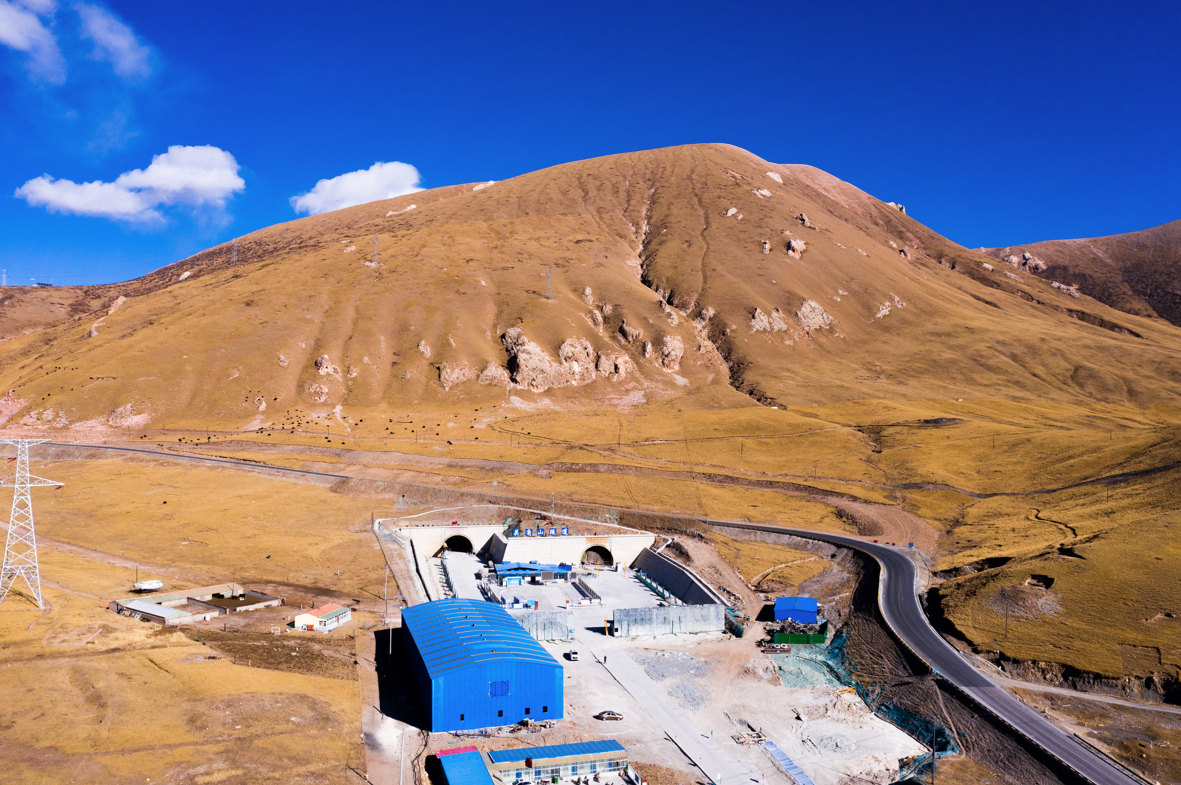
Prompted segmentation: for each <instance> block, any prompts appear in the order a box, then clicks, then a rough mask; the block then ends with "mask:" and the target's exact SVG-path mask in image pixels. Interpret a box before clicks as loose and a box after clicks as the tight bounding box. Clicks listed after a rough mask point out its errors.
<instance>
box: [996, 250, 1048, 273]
mask: <svg viewBox="0 0 1181 785" xmlns="http://www.w3.org/2000/svg"><path fill="white" fill-rule="evenodd" d="M1001 261H1003V262H1004V263H1005V264H1009V265H1012V266H1013V267H1016V268H1017V269H1018V270H1025V271H1027V272H1031V273H1040V272H1042V271H1043V270H1045V269H1046V263H1045V262H1044V261H1042V260H1041V259H1039V258H1037V257H1036V256H1034V255H1033V254H1031V253H1030V252H1029V251H1025V252H1024V253H1022V254H1021V255H1020V256H1018V255H1017V254H1012V253H1011V254H1008V255H1006V256H1005V257H1004V258H1003V259H1002V260H1001Z"/></svg>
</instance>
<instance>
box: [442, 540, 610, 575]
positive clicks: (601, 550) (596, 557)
mask: <svg viewBox="0 0 1181 785" xmlns="http://www.w3.org/2000/svg"><path fill="white" fill-rule="evenodd" d="M443 547H444V548H446V549H447V550H449V551H451V552H453V553H475V548H473V547H472V541H471V540H469V539H468V538H467V537H465V536H463V535H462V534H456V535H453V536H451V537H448V538H447V540H446V541H445V542H444V543H443ZM582 563H583V564H585V565H588V566H593V567H612V566H614V565H615V558H614V557H613V556H612V555H611V551H609V550H608V549H607V548H606V547H604V546H602V545H592V546H591V547H589V548H587V549H586V550H585V551H583V553H582Z"/></svg>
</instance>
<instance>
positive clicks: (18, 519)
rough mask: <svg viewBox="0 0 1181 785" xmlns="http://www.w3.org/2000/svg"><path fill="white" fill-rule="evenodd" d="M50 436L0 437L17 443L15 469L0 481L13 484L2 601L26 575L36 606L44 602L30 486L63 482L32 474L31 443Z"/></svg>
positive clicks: (1, 570)
mask: <svg viewBox="0 0 1181 785" xmlns="http://www.w3.org/2000/svg"><path fill="white" fill-rule="evenodd" d="M47 441H49V440H48V439H0V444H11V445H14V446H15V447H16V458H15V459H12V458H10V459H9V460H15V461H16V473H15V474H14V475H12V476H11V477H9V478H8V479H6V480H4V481H2V482H0V487H4V488H12V489H13V494H12V515H11V516H10V517H9V519H8V541H7V543H6V544H5V546H4V566H3V567H2V568H0V603H2V602H4V598H5V597H7V596H8V591H9V590H10V589H11V588H12V585H13V584H14V583H16V579H17V578H24V579H25V583H26V584H27V585H28V587H29V590H30V591H31V592H32V594H33V600H34V601H35V602H36V603H37V607H38V608H40V607H43V606H42V604H41V568H40V565H39V564H38V562H37V537H36V534H35V532H34V529H33V497H32V495H31V493H30V489H31V488H33V487H34V486H40V485H57V486H61V483H59V482H55V481H54V480H46V479H44V478H42V477H32V476H30V475H29V445H32V444H42V443H44V442H47Z"/></svg>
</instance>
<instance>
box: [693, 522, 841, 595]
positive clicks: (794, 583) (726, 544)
mask: <svg viewBox="0 0 1181 785" xmlns="http://www.w3.org/2000/svg"><path fill="white" fill-rule="evenodd" d="M709 540H710V542H711V543H712V544H713V546H714V548H715V549H716V550H717V552H718V554H719V555H720V556H721V557H722V558H723V559H725V561H726V563H727V564H729V565H730V566H731V567H733V568H734V569H736V570H738V573H739V574H740V575H741V576H742V578H743V579H744V580H745V581H746V582H747V583H748V584H751V585H753V586H754V587H755V588H756V589H759V590H761V591H779V590H783V591H787V590H789V589H794V588H797V587H798V586H799V585H800V584H801V583H803V582H804V581H806V580H808V579H809V578H814V577H816V576H817V575H819V574H820V573H822V572H824V570H825V569H827V568H828V561H827V560H825V559H822V558H820V557H818V556H816V554H814V553H809V552H808V551H801V550H797V549H795V548H789V547H787V546H785V545H773V544H770V543H765V542H754V541H751V540H734V539H731V538H729V537H725V536H723V535H721V534H718V533H716V532H710V535H709Z"/></svg>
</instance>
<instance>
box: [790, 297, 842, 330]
mask: <svg viewBox="0 0 1181 785" xmlns="http://www.w3.org/2000/svg"><path fill="white" fill-rule="evenodd" d="M796 318H797V319H799V320H800V327H803V328H804V331H805V332H807V333H809V334H811V333H812V332H813V331H815V330H823V329H825V328H828V327H832V326H833V325H834V324H836V320H835V319H833V318H832V317H831V316H829V314H828V312H827V311H825V310H824V309H823V308H821V307H820V303H818V302H816V301H815V300H804V304H803V305H801V306H800V310H798V311H796Z"/></svg>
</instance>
